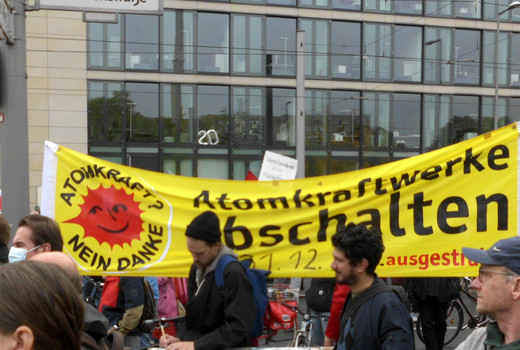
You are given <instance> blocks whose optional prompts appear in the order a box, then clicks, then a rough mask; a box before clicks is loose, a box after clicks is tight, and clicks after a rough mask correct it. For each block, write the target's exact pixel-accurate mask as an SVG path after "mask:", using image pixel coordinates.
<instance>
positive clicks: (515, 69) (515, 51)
mask: <svg viewBox="0 0 520 350" xmlns="http://www.w3.org/2000/svg"><path fill="white" fill-rule="evenodd" d="M509 42H510V45H509V47H510V48H511V49H510V51H511V52H510V54H509V55H504V56H506V57H508V58H510V60H509V61H508V64H507V66H506V67H509V69H510V71H509V72H508V74H509V77H510V84H511V86H516V87H519V86H520V61H519V60H518V59H517V57H520V33H509ZM513 57H514V59H513Z"/></svg>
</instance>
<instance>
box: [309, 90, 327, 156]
mask: <svg viewBox="0 0 520 350" xmlns="http://www.w3.org/2000/svg"><path fill="white" fill-rule="evenodd" d="M328 99H329V98H328V93H327V91H325V90H306V91H305V108H306V110H305V144H306V145H307V146H326V145H327V129H328V121H327V119H328V118H327V117H328V116H327V105H328V104H329V103H328Z"/></svg>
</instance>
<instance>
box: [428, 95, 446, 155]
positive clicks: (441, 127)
mask: <svg viewBox="0 0 520 350" xmlns="http://www.w3.org/2000/svg"><path fill="white" fill-rule="evenodd" d="M450 104H451V102H450V97H449V96H446V95H424V139H423V147H424V151H431V150H434V149H438V148H441V147H445V146H448V145H450V144H451V142H450V139H449V134H450V133H451V130H449V128H450V126H451V124H450Z"/></svg>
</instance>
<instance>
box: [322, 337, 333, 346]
mask: <svg viewBox="0 0 520 350" xmlns="http://www.w3.org/2000/svg"><path fill="white" fill-rule="evenodd" d="M323 346H334V340H333V339H331V338H329V337H327V336H325V340H324V341H323Z"/></svg>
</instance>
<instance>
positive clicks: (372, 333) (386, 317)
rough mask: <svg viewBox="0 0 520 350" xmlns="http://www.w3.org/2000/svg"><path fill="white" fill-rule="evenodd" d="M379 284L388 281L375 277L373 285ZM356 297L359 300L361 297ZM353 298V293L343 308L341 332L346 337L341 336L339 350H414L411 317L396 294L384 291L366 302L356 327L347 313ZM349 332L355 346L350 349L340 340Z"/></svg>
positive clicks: (356, 319)
mask: <svg viewBox="0 0 520 350" xmlns="http://www.w3.org/2000/svg"><path fill="white" fill-rule="evenodd" d="M378 283H385V282H384V281H382V280H380V279H379V278H378V277H377V276H376V277H375V279H374V283H373V284H372V286H374V285H376V284H378ZM370 288H371V287H370ZM370 288H369V289H370ZM363 292H364V291H363ZM363 292H361V293H363ZM357 297H360V295H358V296H357ZM351 299H352V294H351V293H350V294H349V295H348V297H347V300H346V301H345V306H344V307H343V312H342V317H341V327H340V333H343V335H344V337H341V336H340V342H339V343H338V347H337V349H338V350H366V349H370V350H378V349H381V350H390V349H392V350H413V349H414V336H413V329H411V328H410V327H411V322H410V314H409V313H408V310H406V307H405V306H404V305H403V303H402V302H401V300H399V297H398V296H397V294H395V293H394V292H392V291H385V292H381V293H379V294H377V295H376V296H374V297H373V298H371V299H369V300H367V301H366V302H365V303H363V304H362V305H361V306H360V308H359V310H358V312H357V314H356V316H355V320H354V326H353V327H352V318H351V317H350V318H348V319H347V318H346V313H345V310H346V308H347V305H348V303H349V302H351ZM349 333H350V335H351V336H352V340H353V346H349V345H347V344H348V342H346V341H345V340H343V341H342V340H341V339H342V338H346V337H347V335H348V334H349Z"/></svg>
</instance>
